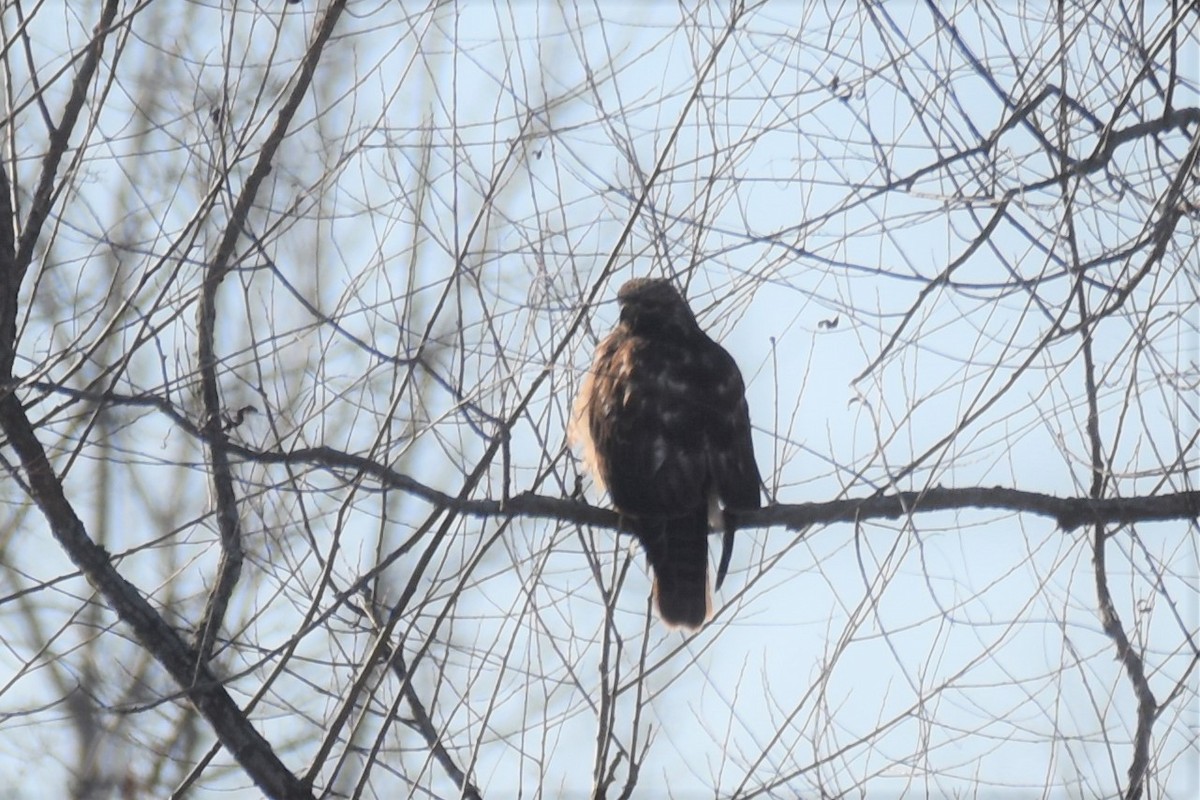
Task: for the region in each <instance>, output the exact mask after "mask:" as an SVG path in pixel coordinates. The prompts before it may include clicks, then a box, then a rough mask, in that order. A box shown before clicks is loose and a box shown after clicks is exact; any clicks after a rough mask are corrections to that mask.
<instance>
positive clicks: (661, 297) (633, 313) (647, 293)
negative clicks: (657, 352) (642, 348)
mask: <svg viewBox="0 0 1200 800" xmlns="http://www.w3.org/2000/svg"><path fill="white" fill-rule="evenodd" d="M617 302H618V303H619V304H620V306H621V324H622V325H625V326H626V327H627V328H629V330H630V331H632V332H633V333H638V334H668V335H670V334H675V335H679V336H690V335H692V334H694V333H697V332H699V331H700V325H699V324H698V323H697V322H696V317H695V316H694V315H693V314H692V309H691V308H689V307H688V304H687V301H686V300H684V299H683V295H681V294H679V290H678V289H676V288H675V287H674V286H672V285H671V283H670V282H669V281H666V280H663V279H661V278H634V279H633V280H629V281H626V282H625V285H624V286H622V287H621V289H620V291H618V292H617Z"/></svg>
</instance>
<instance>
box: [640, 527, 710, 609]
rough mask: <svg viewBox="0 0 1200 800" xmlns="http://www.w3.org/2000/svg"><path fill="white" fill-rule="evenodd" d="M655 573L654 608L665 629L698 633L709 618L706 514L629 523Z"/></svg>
mask: <svg viewBox="0 0 1200 800" xmlns="http://www.w3.org/2000/svg"><path fill="white" fill-rule="evenodd" d="M631 522H632V523H633V532H634V533H635V534H636V535H637V537H638V541H640V542H641V544H642V549H643V550H645V551H646V558H647V559H648V560H649V562H650V568H651V569H652V570H653V571H654V605H655V606H656V607H657V608H658V615H659V616H660V617H662V621H663V622H665V623H666V624H667V625H672V626H678V627H681V628H688V629H690V630H698V629H699V628H700V626H701V625H703V624H704V623H705V622H707V621H708V618H709V617H710V616H711V615H712V595H711V593H710V592H709V588H708V512H707V510H706V509H704V508H701V509H699V511H698V513H695V514H690V515H688V516H686V517H672V518H670V519H649V518H644V519H637V520H631Z"/></svg>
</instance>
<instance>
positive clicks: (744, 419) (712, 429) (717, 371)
mask: <svg viewBox="0 0 1200 800" xmlns="http://www.w3.org/2000/svg"><path fill="white" fill-rule="evenodd" d="M709 345H710V348H709V355H708V362H709V381H708V383H709V385H711V386H712V387H713V394H712V405H713V413H712V414H711V415H710V417H709V420H708V426H707V428H706V430H707V432H708V463H709V469H710V471H711V475H712V481H713V484H714V488H715V490H716V493H717V497H719V498H720V500H721V503H722V504H723V505H724V506H725V507H726V508H732V509H749V508H758V507H760V505H761V504H762V496H761V493H760V486H761V484H762V478H761V477H759V473H758V463H757V462H756V461H755V459H754V442H753V439H752V438H751V435H750V410H749V407H748V406H747V405H746V387H745V384H744V383H743V382H742V373H741V372H740V371H739V370H738V367H737V364H736V363H735V362H734V360H733V357H732V356H731V355H729V353H727V352H726V351H725V348H723V347H721V346H720V345H719V344H717V343H716V342H713V341H711V340H710V341H709ZM723 524H724V528H725V535H724V537H723V539H722V542H721V560H720V562H719V563H718V565H717V588H718V589H720V588H721V583H722V582H723V581H724V580H725V573H726V572H727V571H728V569H729V559H730V557H731V556H732V555H733V535H734V526H733V524H732V521H731V520H730V518H729V515H728V514H725V515H723Z"/></svg>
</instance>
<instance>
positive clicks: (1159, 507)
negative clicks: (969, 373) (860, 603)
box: [458, 486, 1200, 531]
mask: <svg viewBox="0 0 1200 800" xmlns="http://www.w3.org/2000/svg"><path fill="white" fill-rule="evenodd" d="M458 505H460V510H461V511H463V512H464V513H467V514H472V513H473V514H477V515H488V516H492V515H495V516H501V515H504V516H527V517H541V518H548V519H560V520H565V521H570V522H578V523H582V524H587V525H593V526H598V527H607V528H613V529H619V528H620V527H621V524H620V516H619V515H618V514H617V513H616V512H614V511H611V510H609V509H605V508H598V507H596V506H591V505H587V504H585V503H582V502H579V501H575V500H566V499H562V498H557V497H546V496H543V495H532V494H523V495H518V496H517V497H514V498H512V499H511V500H509V501H508V502H506V503H505V502H501V501H498V500H475V501H467V502H464V503H460V504H458ZM970 508H991V509H1002V510H1007V511H1014V512H1019V513H1026V514H1035V515H1038V516H1043V517H1050V518H1052V519H1053V520H1054V521H1055V523H1057V525H1058V527H1060V528H1062V529H1063V530H1065V531H1069V530H1073V529H1075V528H1078V527H1080V526H1082V525H1092V524H1096V523H1102V524H1105V525H1115V524H1127V523H1132V522H1155V521H1164V520H1174V519H1180V520H1184V519H1196V518H1197V516H1200V492H1176V493H1173V494H1165V495H1152V496H1149V497H1113V498H1106V499H1103V500H1093V499H1091V498H1087V497H1054V496H1052V495H1048V494H1039V493H1037V492H1026V491H1021V490H1020V489H1006V488H1003V487H999V486H996V487H992V488H971V487H968V488H964V489H946V488H936V489H929V490H926V491H923V492H901V493H899V494H891V495H882V496H878V497H867V498H861V499H854V500H831V501H828V502H824V503H796V504H777V505H772V506H768V507H767V508H761V509H758V510H755V511H742V512H738V513H737V514H736V519H737V523H738V527H741V528H769V527H773V526H776V525H779V526H782V527H785V528H788V529H789V530H801V529H803V528H806V527H808V526H810V525H819V524H830V523H835V522H855V521H865V520H870V519H898V518H900V517H904V516H908V515H910V514H918V513H927V512H930V511H962V510H965V509H970Z"/></svg>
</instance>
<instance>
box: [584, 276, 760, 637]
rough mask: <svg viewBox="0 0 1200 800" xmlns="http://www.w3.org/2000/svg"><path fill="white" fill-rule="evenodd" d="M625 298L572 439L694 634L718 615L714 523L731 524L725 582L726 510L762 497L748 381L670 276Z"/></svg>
mask: <svg viewBox="0 0 1200 800" xmlns="http://www.w3.org/2000/svg"><path fill="white" fill-rule="evenodd" d="M617 300H618V302H619V303H620V306H621V318H620V321H619V322H618V323H617V326H616V327H615V328H614V329H613V331H612V333H610V334H609V335H608V336H607V337H606V338H605V339H604V340H603V341H602V342H600V344H599V346H598V347H597V348H596V357H595V360H594V362H593V364H592V368H591V371H590V372H589V373H588V375H587V378H586V379H585V380H584V383H583V387H582V389H581V390H580V393H579V399H578V401H577V402H576V406H575V419H574V423H573V436H574V438H575V439H576V441H578V442H579V444H580V445H581V446H582V449H583V459H584V464H585V466H586V467H587V468H588V470H589V471H590V472H591V474H592V476H593V477H594V478H595V479H596V481H597V483H599V484H602V486H604V487H607V489H608V493H609V495H610V496H611V497H612V501H613V505H615V506H616V508H617V510H618V511H619V512H620V513H621V514H622V515H623V516H624V517H625V518H626V523H627V524H628V526H629V528H630V529H631V531H632V533H633V534H634V535H635V536H636V537H637V538H638V541H639V542H640V543H641V545H642V548H643V549H644V550H645V552H646V557H647V559H648V560H649V562H650V566H651V568H652V570H653V572H654V597H655V603H656V605H657V606H658V612H659V616H661V617H662V619H663V621H664V622H666V623H668V624H669V625H678V626H682V627H686V628H691V629H696V628H699V627H700V626H701V625H703V624H704V622H705V621H706V620H707V619H708V618H709V616H710V615H711V612H712V601H711V595H710V593H709V588H708V531H709V524H710V519H711V520H712V521H713V523H714V524H717V525H723V527H724V531H725V534H724V540H723V547H722V552H721V561H720V563H719V566H718V568H717V588H718V589H719V588H720V587H721V582H722V581H723V580H724V578H725V572H726V570H727V569H728V567H729V557H730V555H731V554H732V552H733V536H734V529H733V525H732V524H731V523H730V522H729V521H728V520H727V519H726V521H724V522H720V521H719V520H720V518H721V517H724V516H725V515H723V514H721V513H720V509H721V507H722V506H724V507H727V508H735V509H749V508H758V507H759V505H760V502H761V498H760V494H759V486H760V479H759V473H758V466H757V464H756V463H755V460H754V445H753V443H752V442H751V438H750V414H749V411H748V409H747V407H746V398H745V387H744V385H743V383H742V375H741V373H740V372H739V371H738V368H737V364H736V363H734V360H733V358H732V357H731V356H730V355H729V353H727V352H725V349H724V348H723V347H721V346H720V345H719V344H717V343H716V342H714V341H713V340H712V339H710V338H709V337H708V336H707V335H706V334H705V333H704V331H702V330H701V329H700V326H699V324H697V322H696V318H695V316H694V315H693V314H692V311H691V309H690V308H689V307H688V304H687V301H685V300H684V299H683V297H682V296H681V295H680V294H679V292H678V291H676V289H675V288H674V287H673V286H672V285H671V284H670V283H668V282H667V281H665V280H651V279H647V278H637V279H634V280H631V281H628V282H627V283H626V284H625V285H624V286H622V287H621V290H620V291H619V292H618V293H617Z"/></svg>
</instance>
